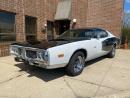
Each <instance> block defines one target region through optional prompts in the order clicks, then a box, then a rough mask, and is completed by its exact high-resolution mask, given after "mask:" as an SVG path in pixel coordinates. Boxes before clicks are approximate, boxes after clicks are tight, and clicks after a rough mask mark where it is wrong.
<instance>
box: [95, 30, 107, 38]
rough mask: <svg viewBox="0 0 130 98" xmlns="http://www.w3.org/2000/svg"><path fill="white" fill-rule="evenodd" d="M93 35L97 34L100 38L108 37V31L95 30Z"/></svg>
mask: <svg viewBox="0 0 130 98" xmlns="http://www.w3.org/2000/svg"><path fill="white" fill-rule="evenodd" d="M95 36H99V37H100V38H105V37H108V33H107V32H106V31H104V30H96V31H95Z"/></svg>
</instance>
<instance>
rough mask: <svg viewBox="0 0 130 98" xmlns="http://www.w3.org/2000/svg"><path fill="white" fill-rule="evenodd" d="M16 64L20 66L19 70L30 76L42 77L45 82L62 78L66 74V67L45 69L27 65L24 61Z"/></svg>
mask: <svg viewBox="0 0 130 98" xmlns="http://www.w3.org/2000/svg"><path fill="white" fill-rule="evenodd" d="M15 66H17V67H19V68H20V70H19V72H23V71H24V72H27V73H28V74H29V75H28V77H33V76H35V77H37V78H39V79H42V80H43V81H45V82H48V81H51V80H54V79H57V78H60V77H62V76H64V75H65V71H64V68H58V69H43V68H40V67H36V66H31V65H25V64H24V63H20V64H16V65H15Z"/></svg>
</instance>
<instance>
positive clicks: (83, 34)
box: [57, 29, 93, 40]
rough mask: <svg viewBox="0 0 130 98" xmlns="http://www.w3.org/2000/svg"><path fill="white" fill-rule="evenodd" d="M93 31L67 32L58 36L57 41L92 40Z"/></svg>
mask: <svg viewBox="0 0 130 98" xmlns="http://www.w3.org/2000/svg"><path fill="white" fill-rule="evenodd" d="M92 35H93V31H92V30H91V29H88V30H84V29H79V30H78V29H77V30H68V31H65V32H64V33H63V34H62V35H60V36H59V37H58V38H57V39H62V40H69V39H88V38H92Z"/></svg>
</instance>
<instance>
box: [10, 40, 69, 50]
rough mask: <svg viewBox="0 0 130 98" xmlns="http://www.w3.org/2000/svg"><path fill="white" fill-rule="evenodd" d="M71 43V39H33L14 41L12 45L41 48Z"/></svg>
mask: <svg viewBox="0 0 130 98" xmlns="http://www.w3.org/2000/svg"><path fill="white" fill-rule="evenodd" d="M67 43H70V42H69V41H54V40H52V41H31V42H22V43H20V42H18V43H13V44H11V45H19V46H24V47H33V48H39V49H48V48H51V47H55V46H59V45H63V44H67Z"/></svg>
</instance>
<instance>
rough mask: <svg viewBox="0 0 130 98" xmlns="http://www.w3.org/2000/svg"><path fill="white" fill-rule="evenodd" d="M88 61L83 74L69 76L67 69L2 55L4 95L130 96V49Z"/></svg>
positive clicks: (39, 97) (52, 97) (48, 97)
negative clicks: (24, 62) (36, 65)
mask: <svg viewBox="0 0 130 98" xmlns="http://www.w3.org/2000/svg"><path fill="white" fill-rule="evenodd" d="M86 65H87V66H86V68H85V69H84V71H83V73H82V74H81V75H79V76H77V77H69V76H66V75H65V73H64V69H54V70H45V69H42V68H37V67H32V66H27V65H24V64H22V63H16V62H14V60H13V57H11V56H8V57H2V58H0V98H90V97H93V98H95V97H96V98H130V50H117V55H116V57H115V58H114V59H109V58H105V57H101V58H99V59H96V60H93V61H90V62H87V64H86Z"/></svg>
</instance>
